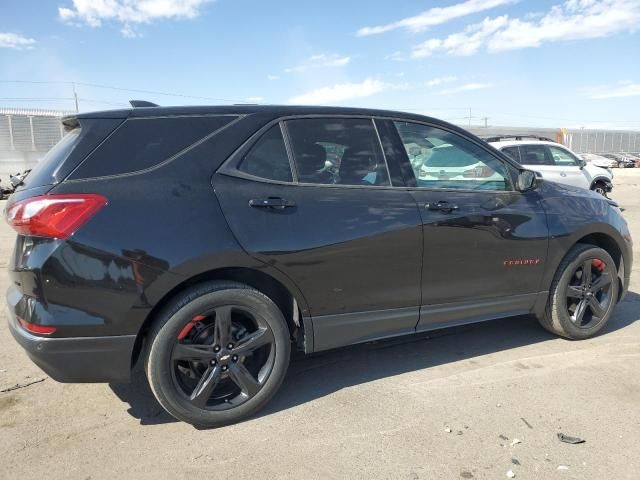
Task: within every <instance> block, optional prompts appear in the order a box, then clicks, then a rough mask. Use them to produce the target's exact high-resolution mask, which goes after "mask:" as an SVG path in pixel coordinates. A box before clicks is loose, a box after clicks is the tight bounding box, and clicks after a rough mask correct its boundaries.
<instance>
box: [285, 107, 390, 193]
mask: <svg viewBox="0 0 640 480" xmlns="http://www.w3.org/2000/svg"><path fill="white" fill-rule="evenodd" d="M286 126H287V131H288V132H289V137H290V139H291V146H292V150H293V156H294V158H295V162H296V167H297V172H298V181H299V182H300V183H314V184H321V185H330V184H338V185H363V186H372V185H375V186H385V185H390V182H389V174H388V172H387V164H386V162H385V159H384V155H383V153H382V148H381V146H380V141H379V139H378V135H377V133H376V130H375V127H374V125H373V121H372V120H371V119H360V118H318V119H300V120H289V121H287V122H286Z"/></svg>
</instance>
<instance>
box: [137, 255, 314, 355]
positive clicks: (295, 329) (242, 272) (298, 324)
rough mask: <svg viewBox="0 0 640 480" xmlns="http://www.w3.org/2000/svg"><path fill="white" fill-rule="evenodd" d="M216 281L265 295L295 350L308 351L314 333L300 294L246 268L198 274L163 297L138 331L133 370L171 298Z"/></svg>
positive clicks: (263, 274)
mask: <svg viewBox="0 0 640 480" xmlns="http://www.w3.org/2000/svg"><path fill="white" fill-rule="evenodd" d="M216 280H220V281H223V280H227V281H235V282H238V283H242V284H245V285H248V286H250V287H253V288H255V289H256V290H258V291H260V292H262V293H263V294H265V295H266V296H267V297H269V298H270V299H271V300H272V301H273V302H274V303H275V304H276V305H277V306H278V308H279V309H280V311H281V312H282V314H283V315H284V317H285V319H286V321H287V326H288V328H289V332H290V335H291V339H292V340H293V341H294V342H295V343H296V345H297V346H298V348H300V349H302V350H304V351H311V349H312V340H313V337H312V335H313V331H312V329H311V328H310V327H309V325H307V326H306V328H305V323H306V321H305V320H306V319H305V317H304V316H303V315H302V312H303V311H307V308H306V302H305V300H304V298H302V297H301V294H300V293H299V292H296V294H294V293H292V292H291V290H290V289H289V288H287V287H286V286H285V285H284V284H283V283H282V282H281V281H279V280H278V279H276V278H274V277H273V276H271V275H269V274H267V273H265V272H263V271H260V270H256V269H253V268H248V267H224V268H217V269H214V270H208V271H205V272H201V273H199V274H196V275H194V276H192V277H190V278H187V279H185V280H184V281H183V282H181V283H179V284H178V285H176V286H174V287H173V288H172V289H171V290H169V291H168V292H167V293H166V294H165V295H164V296H162V298H161V299H160V300H159V301H158V302H157V303H156V304H155V305H154V307H153V308H152V309H151V311H150V312H149V314H148V315H147V317H146V318H145V320H144V322H143V323H142V326H141V327H140V329H139V331H138V334H137V336H136V341H135V344H134V348H133V355H132V359H131V365H132V366H133V365H135V363H136V362H137V360H138V358H139V357H140V354H141V352H142V351H143V347H144V341H145V338H146V336H147V333H148V331H149V328H150V327H151V325H152V324H153V322H154V321H155V320H156V318H157V314H158V312H159V311H160V310H161V309H162V308H163V307H164V306H165V305H166V304H167V303H168V302H169V301H171V299H172V298H174V297H175V296H176V295H178V294H179V293H181V292H183V291H185V290H186V289H188V288H191V287H193V286H194V285H197V284H200V283H204V282H209V281H216ZM294 301H295V303H294ZM294 305H295V306H297V311H295V310H294V308H295V307H294Z"/></svg>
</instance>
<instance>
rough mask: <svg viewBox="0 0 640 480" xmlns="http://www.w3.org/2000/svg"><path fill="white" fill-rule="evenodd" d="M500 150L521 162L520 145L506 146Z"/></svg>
mask: <svg viewBox="0 0 640 480" xmlns="http://www.w3.org/2000/svg"><path fill="white" fill-rule="evenodd" d="M500 151H501V152H502V153H504V154H505V155H506V156H507V157H509V158H510V159H512V160H515V161H516V162H518V163H520V152H519V151H518V147H505V148H503V149H502V150H500Z"/></svg>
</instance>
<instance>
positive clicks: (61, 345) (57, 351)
mask: <svg viewBox="0 0 640 480" xmlns="http://www.w3.org/2000/svg"><path fill="white" fill-rule="evenodd" d="M8 297H10V295H8ZM8 299H9V329H10V330H11V334H12V335H13V338H15V339H16V341H17V342H18V343H19V344H20V345H21V346H22V348H24V349H25V351H26V352H27V355H29V357H30V358H31V360H32V361H33V362H34V363H35V364H36V365H37V366H38V367H40V368H41V369H42V370H43V371H44V372H45V373H46V374H47V375H49V376H50V377H51V378H53V379H54V380H57V381H58V382H64V383H93V382H114V383H125V382H128V381H129V379H130V375H131V359H132V353H133V347H134V344H135V340H136V336H135V335H121V336H105V337H71V338H46V337H40V336H37V335H33V334H31V333H30V332H28V331H26V330H25V329H24V328H22V327H21V326H20V325H19V324H18V321H17V318H16V315H15V312H14V309H13V306H12V302H11V301H10V298H8Z"/></svg>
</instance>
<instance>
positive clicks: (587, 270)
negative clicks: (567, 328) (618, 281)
mask: <svg viewBox="0 0 640 480" xmlns="http://www.w3.org/2000/svg"><path fill="white" fill-rule="evenodd" d="M606 267H607V265H606V263H604V261H602V260H601V259H599V258H594V259H586V260H584V261H583V262H582V264H581V265H579V266H578V267H577V268H576V269H575V270H574V272H573V276H572V278H571V280H570V282H569V284H568V285H567V311H568V313H569V315H570V318H571V321H572V322H573V323H574V324H575V325H576V326H577V327H579V328H591V327H592V326H593V325H594V324H596V323H598V322H600V321H601V320H602V319H603V318H604V317H605V315H606V313H607V311H608V310H609V306H610V304H611V302H612V297H611V289H612V287H611V285H612V283H613V279H612V278H611V273H610V272H609V271H607V269H606Z"/></svg>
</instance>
